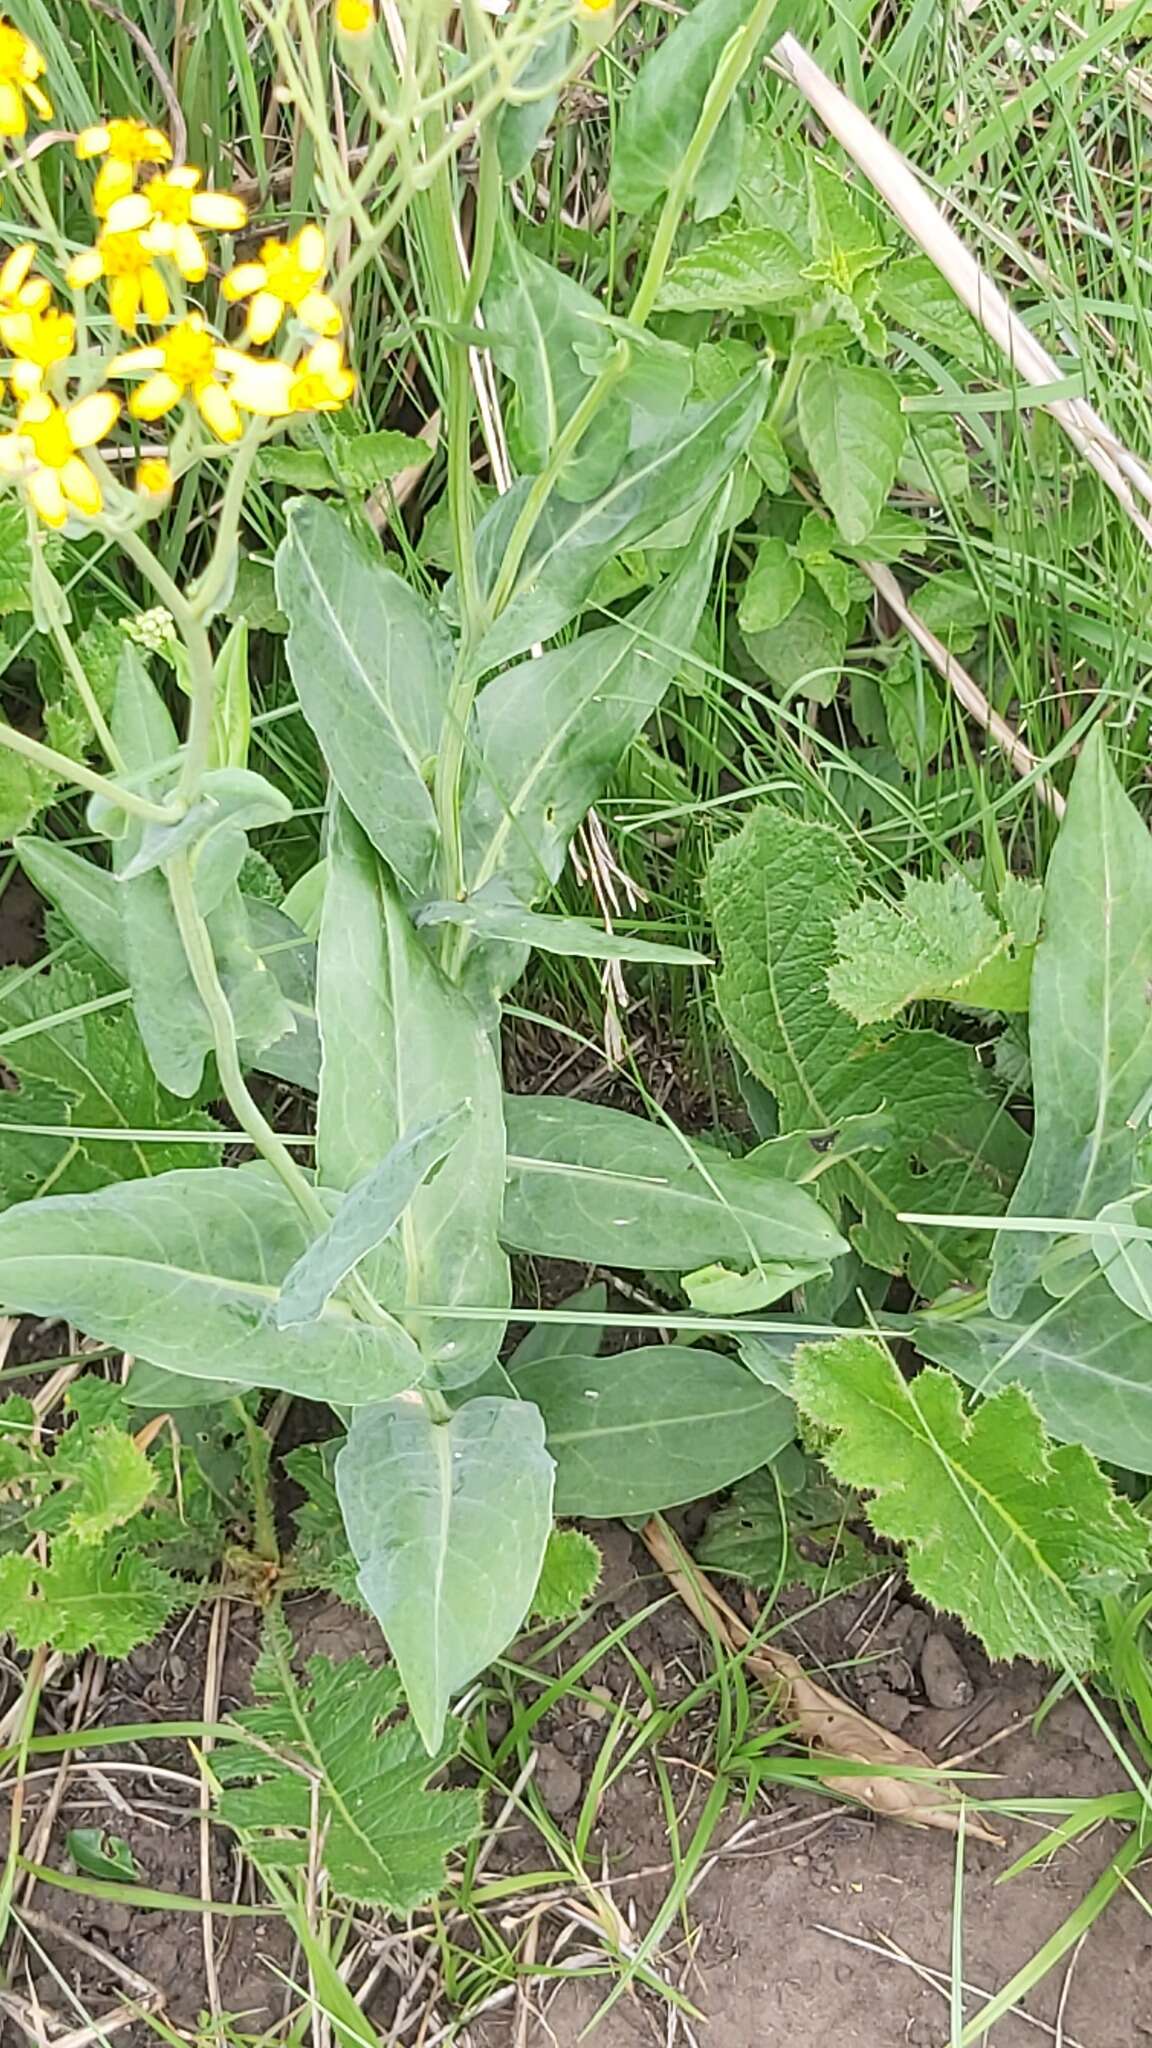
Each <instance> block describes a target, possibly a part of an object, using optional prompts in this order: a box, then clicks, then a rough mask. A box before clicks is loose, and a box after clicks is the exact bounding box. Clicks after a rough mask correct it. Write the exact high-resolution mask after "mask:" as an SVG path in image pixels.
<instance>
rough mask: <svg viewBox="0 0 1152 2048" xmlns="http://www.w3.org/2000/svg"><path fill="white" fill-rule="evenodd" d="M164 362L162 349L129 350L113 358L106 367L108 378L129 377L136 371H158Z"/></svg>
mask: <svg viewBox="0 0 1152 2048" xmlns="http://www.w3.org/2000/svg"><path fill="white" fill-rule="evenodd" d="M163 362H164V351H163V349H162V348H129V349H125V351H124V353H123V355H120V356H113V358H112V361H111V362H110V363H109V365H108V375H109V376H110V377H131V376H134V375H135V373H136V371H137V370H159V369H160V368H161V366H162V365H163Z"/></svg>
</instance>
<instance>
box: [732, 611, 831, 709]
mask: <svg viewBox="0 0 1152 2048" xmlns="http://www.w3.org/2000/svg"><path fill="white" fill-rule="evenodd" d="M747 647H748V652H749V654H750V655H751V656H752V658H753V660H754V661H755V662H756V663H758V665H759V667H760V668H762V669H763V671H764V674H765V675H766V676H767V677H768V680H769V681H770V682H771V683H773V684H774V685H775V687H776V688H777V690H779V691H780V692H781V693H782V694H783V695H785V696H789V697H790V696H793V695H796V696H803V697H810V698H811V699H812V701H813V703H815V704H831V702H832V700H833V698H834V697H835V695H836V691H837V689H838V687H839V684H840V676H841V672H842V670H843V667H844V651H845V632H844V621H843V619H841V618H839V617H838V616H837V614H836V613H835V612H834V611H833V609H832V607H831V605H830V604H829V602H828V600H827V598H826V597H825V595H824V593H823V591H822V590H819V589H817V587H816V585H815V584H814V583H811V582H809V583H805V585H804V588H803V589H802V591H801V593H800V596H799V598H798V599H797V601H796V603H795V604H794V605H792V606H791V608H790V610H789V611H788V614H787V616H786V617H785V618H784V619H782V620H781V622H780V624H779V625H778V626H774V627H772V628H771V629H770V630H768V631H766V632H760V633H749V634H748V636H747Z"/></svg>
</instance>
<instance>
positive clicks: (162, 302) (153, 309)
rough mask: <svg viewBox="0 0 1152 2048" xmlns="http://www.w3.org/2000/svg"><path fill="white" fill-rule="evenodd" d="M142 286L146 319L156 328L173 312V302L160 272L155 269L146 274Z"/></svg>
mask: <svg viewBox="0 0 1152 2048" xmlns="http://www.w3.org/2000/svg"><path fill="white" fill-rule="evenodd" d="M140 286H141V292H142V295H143V299H144V317H145V319H147V320H151V321H152V323H153V325H154V326H156V325H158V324H159V322H160V321H161V320H166V319H167V318H168V315H169V313H170V312H171V311H172V301H171V299H170V298H169V297H168V287H167V285H166V284H165V282H164V279H163V278H162V277H161V275H160V272H159V271H158V270H154V269H152V270H146V271H145V272H144V275H143V277H142V278H141V280H140Z"/></svg>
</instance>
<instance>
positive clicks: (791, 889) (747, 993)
mask: <svg viewBox="0 0 1152 2048" xmlns="http://www.w3.org/2000/svg"><path fill="white" fill-rule="evenodd" d="M862 882H863V874H862V870H861V867H860V864H859V862H858V861H857V860H856V859H855V857H854V855H853V854H852V853H850V852H849V851H848V850H847V848H846V847H845V846H844V843H843V839H842V837H841V836H840V835H839V834H837V833H835V832H833V831H831V830H829V829H828V828H826V827H824V826H821V825H808V824H804V823H801V822H800V821H799V820H798V819H796V818H794V817H792V816H790V815H789V814H788V813H787V812H785V811H782V810H778V809H775V808H771V807H768V806H765V807H764V808H763V809H761V810H759V811H756V812H755V813H754V814H753V816H752V817H751V818H750V819H749V821H748V823H747V824H746V825H745V827H744V829H743V831H742V832H741V833H740V834H739V835H738V836H737V837H736V838H734V839H731V840H729V841H728V842H727V844H726V845H724V846H722V847H721V848H720V849H719V851H718V853H717V855H716V858H715V860H714V862H713V866H712V871H711V876H710V882H709V887H710V893H711V898H712V904H713V911H714V916H715V922H716V931H717V936H718V938H719V941H720V949H721V953H722V955H723V963H724V965H723V972H722V974H721V976H720V978H719V980H718V982H717V999H718V1002H719V1006H720V1012H721V1016H722V1017H723V1020H724V1023H725V1026H726V1027H727V1030H728V1032H729V1034H730V1036H731V1038H732V1040H733V1042H734V1044H735V1045H736V1047H737V1049H738V1051H739V1052H740V1054H741V1056H742V1058H744V1059H745V1060H746V1061H747V1063H748V1065H749V1067H750V1068H751V1070H752V1072H753V1073H754V1074H755V1075H756V1076H757V1078H758V1079H759V1080H760V1081H762V1082H763V1083H764V1085H765V1086H766V1087H767V1088H768V1089H770V1090H771V1092H772V1094H773V1095H774V1096H775V1098H776V1101H777V1103H778V1105H779V1111H780V1121H781V1125H782V1127H783V1129H784V1130H786V1131H787V1130H798V1129H804V1128H811V1127H812V1126H813V1125H814V1124H817V1123H821V1122H823V1123H828V1124H835V1123H836V1122H837V1120H838V1119H841V1118H843V1117H846V1116H858V1115H868V1114H871V1113H874V1112H877V1111H883V1112H884V1113H885V1114H886V1115H887V1116H889V1117H890V1119H891V1123H892V1143H891V1145H890V1147H889V1148H888V1150H887V1151H885V1152H883V1153H881V1154H879V1155H877V1156H872V1155H868V1156H866V1157H864V1158H860V1159H851V1160H848V1161H846V1162H845V1165H844V1167H843V1169H842V1170H841V1171H839V1172H837V1174H836V1175H835V1176H834V1177H830V1179H829V1181H827V1182H825V1191H826V1192H827V1196H828V1198H831V1193H832V1189H833V1188H834V1189H835V1190H836V1191H837V1192H839V1193H841V1194H842V1195H844V1196H845V1197H846V1198H847V1199H848V1200H850V1202H851V1203H852V1206H853V1208H854V1209H855V1210H857V1211H858V1212H859V1217H860V1221H859V1223H857V1224H856V1225H854V1226H850V1227H849V1230H848V1233H847V1234H848V1236H849V1237H850V1238H851V1240H852V1242H853V1244H854V1245H855V1246H856V1248H857V1250H858V1251H859V1252H860V1254H861V1256H862V1257H863V1258H864V1259H865V1260H866V1261H867V1262H868V1263H869V1264H871V1265H875V1266H879V1267H881V1268H882V1269H883V1270H885V1271H889V1272H898V1271H900V1270H901V1269H902V1268H906V1269H907V1271H908V1273H909V1276H910V1277H911V1279H912V1280H913V1282H914V1284H915V1286H916V1287H917V1288H918V1290H919V1291H920V1292H921V1293H924V1294H932V1293H935V1292H937V1291H938V1290H939V1289H940V1288H941V1287H942V1286H944V1285H946V1284H948V1282H949V1281H950V1280H953V1279H961V1278H966V1277H967V1276H968V1274H969V1273H970V1272H971V1270H972V1267H973V1265H974V1263H975V1259H976V1256H977V1253H976V1248H975V1245H974V1242H973V1241H972V1240H971V1239H968V1240H965V1238H964V1237H963V1235H962V1233H960V1232H957V1231H948V1232H947V1233H941V1234H934V1233H933V1232H931V1231H930V1230H928V1229H927V1228H925V1227H924V1226H921V1225H907V1226H906V1225H904V1224H901V1223H900V1222H899V1221H898V1217H899V1215H900V1213H901V1211H904V1210H916V1211H920V1212H923V1211H926V1210H927V1211H945V1212H946V1211H949V1210H952V1211H958V1212H960V1213H973V1212H976V1213H981V1214H990V1215H995V1214H997V1213H998V1212H999V1211H1000V1210H1002V1209H1003V1207H1004V1205H1005V1203H1006V1200H1007V1197H1008V1194H1009V1192H1010V1189H1011V1186H1012V1182H1013V1180H1014V1178H1015V1174H1016V1171H1017V1170H1018V1167H1019V1164H1020V1158H1021V1154H1022V1151H1023V1144H1022V1141H1021V1138H1020V1133H1019V1131H1018V1130H1017V1129H1016V1127H1015V1125H1013V1124H1012V1123H1011V1122H1010V1121H1009V1119H1008V1118H1007V1116H1006V1115H1005V1113H1004V1111H1003V1110H1002V1108H1001V1107H1000V1105H999V1103H998V1102H997V1100H996V1098H995V1096H994V1094H993V1093H992V1091H991V1090H990V1089H989V1087H988V1085H987V1083H986V1082H985V1080H984V1078H983V1076H982V1074H981V1072H980V1069H979V1067H978V1065H977V1063H976V1060H975V1058H974V1057H973V1055H972V1053H971V1052H970V1051H969V1050H968V1049H967V1048H966V1047H965V1046H963V1045H961V1044H959V1043H957V1042H955V1041H953V1040H951V1039H948V1038H945V1037H943V1036H942V1035H941V1034H940V1033H937V1032H934V1031H910V1030H897V1031H894V1032H892V1031H889V1032H878V1031H875V1030H866V1029H861V1028H860V1027H857V1026H856V1025H855V1024H853V1023H852V1022H851V1021H850V1019H849V1018H848V1017H847V1016H846V1015H845V1014H844V1012H843V1011H842V1010H840V1009H838V1008H837V1007H836V1006H835V1005H834V1004H833V1003H832V1002H831V1001H830V999H829V995H828V975H829V970H830V969H831V967H832V965H833V962H834V959H835V954H836V939H837V933H838V931H839V930H840V929H841V928H842V920H843V919H844V918H845V916H846V915H847V914H848V913H849V912H850V911H851V910H852V909H853V908H854V907H855V905H856V904H857V902H858V900H859V898H860V895H861V890H862Z"/></svg>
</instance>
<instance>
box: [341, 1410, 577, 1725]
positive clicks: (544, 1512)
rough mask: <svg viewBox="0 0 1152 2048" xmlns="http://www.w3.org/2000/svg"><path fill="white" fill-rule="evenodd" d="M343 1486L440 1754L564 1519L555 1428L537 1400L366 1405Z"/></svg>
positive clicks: (353, 1528)
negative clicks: (555, 1483)
mask: <svg viewBox="0 0 1152 2048" xmlns="http://www.w3.org/2000/svg"><path fill="white" fill-rule="evenodd" d="M336 1488H337V1492H338V1493H339V1496H340V1506H341V1508H342V1510H343V1513H344V1521H345V1525H346V1527H347V1530H348V1540H349V1542H350V1543H351V1545H352V1549H353V1551H354V1552H355V1555H356V1559H357V1562H358V1564H359V1567H360V1571H359V1585H360V1591H361V1593H362V1594H363V1596H364V1599H365V1600H366V1601H367V1603H368V1605H369V1607H370V1608H371V1609H372V1612H373V1614H374V1615H375V1616H376V1619H377V1620H378V1622H379V1623H380V1626H381V1628H382V1629H383V1630H384V1633H385V1635H386V1636H387V1638H388V1644H389V1647H390V1649H391V1651H392V1654H393V1656H394V1657H395V1659H396V1663H397V1665H398V1667H399V1670H400V1676H401V1678H402V1679H403V1681H404V1690H405V1692H406V1693H407V1695H408V1703H409V1705H410V1706H411V1709H412V1714H413V1718H414V1719H415V1722H416V1726H417V1727H418V1728H419V1730H420V1734H421V1736H422V1737H423V1740H424V1744H425V1746H426V1748H428V1749H429V1750H432V1751H434V1750H436V1749H438V1748H439V1745H440V1742H441V1740H442V1737H443V1730H444V1717H445V1715H446V1713H447V1711H448V1703H449V1701H450V1699H451V1698H452V1697H453V1695H454V1694H455V1693H458V1692H460V1691H461V1690H462V1688H463V1687H464V1686H465V1685H467V1683H468V1681H469V1679H470V1678H474V1677H475V1676H476V1674H477V1672H479V1671H482V1670H483V1669H484V1667H485V1665H486V1664H489V1663H491V1661H492V1659H493V1657H496V1656H498V1655H499V1654H500V1652H501V1650H502V1649H504V1647H505V1645H506V1644H507V1643H508V1642H509V1641H510V1640H511V1638H512V1636H514V1635H515V1633H516V1630H517V1629H518V1628H519V1626H520V1624H521V1622H522V1621H523V1619H524V1617H525V1615H526V1614H527V1612H528V1608H529V1605H530V1603H531V1600H532V1595H533V1592H534V1591H535V1588H536V1582H537V1580H538V1578H539V1576H540V1566H541V1563H542V1562H543V1558H544V1546H545V1544H546V1543H547V1541H548V1531H549V1529H550V1528H551V1526H552V1460H551V1458H550V1457H549V1455H548V1452H547V1451H546V1450H545V1448H544V1425H543V1423H542V1421H541V1419H540V1415H539V1413H538V1412H537V1410H536V1409H535V1408H533V1407H532V1406H531V1405H530V1404H529V1402H527V1401H502V1400H498V1399H497V1400H489V1399H486V1398H484V1399H479V1400H475V1401H468V1402H466V1403H465V1404H464V1406H463V1407H462V1408H459V1409H458V1410H457V1411H456V1413H455V1415H453V1416H452V1418H451V1420H450V1421H448V1422H433V1421H432V1420H431V1419H430V1417H429V1415H428V1411H427V1409H426V1408H425V1407H424V1405H423V1403H422V1402H419V1401H389V1402H386V1403H384V1404H382V1405H380V1406H377V1407H369V1408H358V1409H357V1411H356V1413H355V1415H354V1416H353V1418H352V1423H351V1426H350V1428H349V1431H348V1437H347V1441H346V1442H345V1444H344V1446H343V1448H342V1450H341V1451H340V1454H339V1456H338V1457H337V1460H336Z"/></svg>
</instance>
